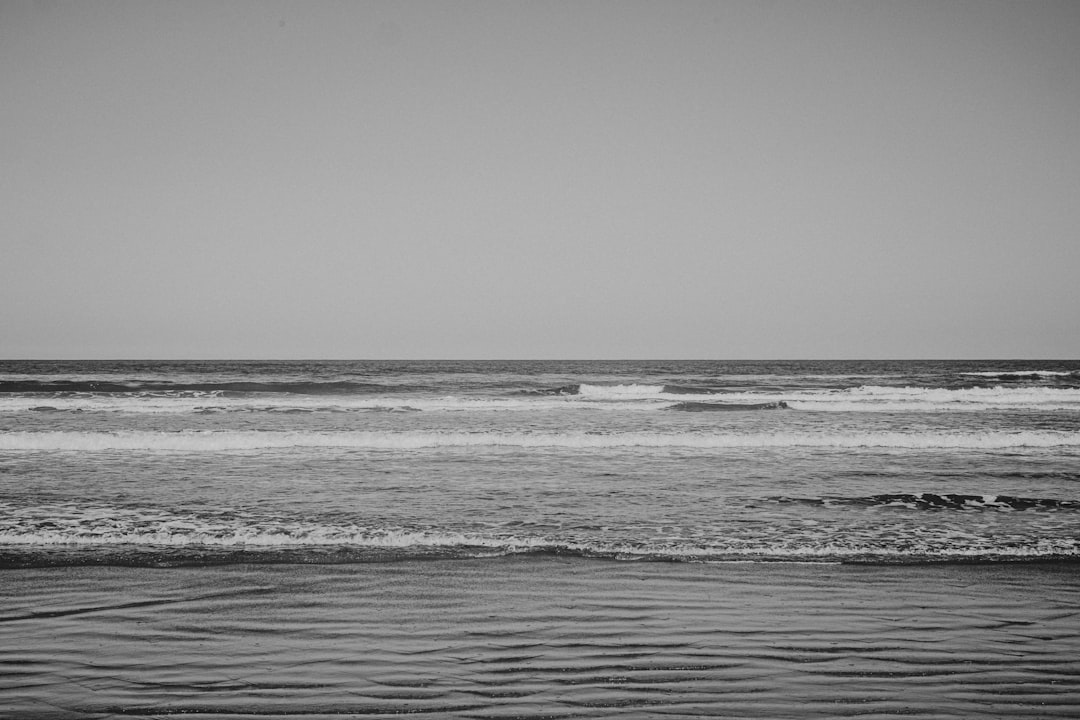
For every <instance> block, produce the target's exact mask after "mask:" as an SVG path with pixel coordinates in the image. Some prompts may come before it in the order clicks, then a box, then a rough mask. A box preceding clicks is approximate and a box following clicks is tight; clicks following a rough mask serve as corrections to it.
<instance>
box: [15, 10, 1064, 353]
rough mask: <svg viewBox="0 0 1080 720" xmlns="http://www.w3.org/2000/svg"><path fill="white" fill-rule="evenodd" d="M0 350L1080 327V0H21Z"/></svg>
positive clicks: (1022, 348) (917, 344)
mask: <svg viewBox="0 0 1080 720" xmlns="http://www.w3.org/2000/svg"><path fill="white" fill-rule="evenodd" d="M0 98H3V100H2V101H0V357H3V358H253V359H257V358H447V359H454V358H716V359H744V358H778V359H779V358H1078V357H1080V278H1078V275H1080V3H1077V2H1073V1H1068V0H1066V1H1064V2H1048V1H1043V0H1026V1H1024V2H1020V1H1014V2H995V1H994V0H975V1H966V0H951V1H949V2H940V1H937V0H935V1H933V2H920V1H919V0H892V1H882V2H852V1H848V0H844V1H834V0H793V1H791V2H773V1H771V0H754V1H751V2H743V1H740V0H733V1H730V2H722V1H715V2H693V1H691V0H679V1H678V2H669V1H666V0H665V1H662V2H661V1H657V2H635V1H633V0H621V1H619V2H609V1H606V0H588V1H585V0H582V1H580V2H565V1H559V2H547V1H540V0H535V1H530V2H513V1H511V0H498V1H491V2H471V1H460V2H458V1H450V0H437V1H434V2H423V1H416V2H414V1H407V0H402V1H400V2H362V1H358V2H324V1H322V0H303V1H301V2H276V1H274V0H262V1H259V2H199V1H198V0H194V1H185V2H155V1H153V0H138V1H136V2H114V1H112V0H94V1H89V2H33V1H29V0H19V1H11V0H0Z"/></svg>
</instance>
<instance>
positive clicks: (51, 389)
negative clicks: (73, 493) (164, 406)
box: [0, 380, 414, 395]
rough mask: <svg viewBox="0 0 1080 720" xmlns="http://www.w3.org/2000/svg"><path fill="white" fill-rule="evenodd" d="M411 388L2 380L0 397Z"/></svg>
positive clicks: (316, 392)
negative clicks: (47, 394)
mask: <svg viewBox="0 0 1080 720" xmlns="http://www.w3.org/2000/svg"><path fill="white" fill-rule="evenodd" d="M410 389H414V388H410V387H408V386H394V385H380V384H378V383H360V382H352V381H337V382H287V381H274V382H244V381H232V382H210V383H183V382H166V381H153V380H131V381H127V382H115V381H110V380H0V393H175V394H178V395H191V394H201V395H213V394H218V395H221V394H227V393H287V394H293V395H352V394H357V393H372V392H382V393H388V392H401V391H403V390H410Z"/></svg>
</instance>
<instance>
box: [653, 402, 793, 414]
mask: <svg viewBox="0 0 1080 720" xmlns="http://www.w3.org/2000/svg"><path fill="white" fill-rule="evenodd" d="M787 408H788V404H787V403H786V402H784V401H783V400H781V401H779V402H768V403H722V402H681V403H676V404H675V405H671V406H669V407H668V408H667V409H668V410H682V411H684V412H724V411H730V410H786V409H787Z"/></svg>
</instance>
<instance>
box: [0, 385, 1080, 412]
mask: <svg viewBox="0 0 1080 720" xmlns="http://www.w3.org/2000/svg"><path fill="white" fill-rule="evenodd" d="M19 382H21V381H19ZM94 384H95V383H83V385H85V386H89V385H94ZM56 385H57V383H52V382H50V383H45V384H36V387H38V391H35V392H0V411H14V412H23V411H37V412H47V411H83V412H139V413H185V412H229V411H239V412H287V411H297V412H301V411H307V412H351V411H366V410H387V409H411V410H428V411H457V410H468V411H527V412H532V411H537V410H545V409H552V410H566V409H573V408H580V409H594V410H596V409H619V410H622V409H628V410H643V411H650V410H660V409H665V408H672V409H681V410H695V409H700V410H712V409H723V408H722V407H716V408H714V407H712V406H713V405H718V406H719V405H725V404H726V405H731V406H737V405H745V406H750V405H757V406H761V408H762V409H764V408H765V406H768V405H771V404H776V405H777V406H778V407H779V404H780V403H786V404H787V406H788V407H790V408H791V409H794V410H803V411H814V412H972V411H975V412H978V411H982V410H987V409H1000V410H1018V409H1037V410H1080V388H1073V387H1045V386H1030V385H1023V384H1021V385H1010V386H1002V385H996V386H993V387H964V388H942V387H893V386H883V385H864V386H860V387H855V388H846V389H814V390H808V389H800V390H794V389H793V390H775V391H761V390H758V391H730V392H721V391H719V390H708V391H701V392H698V391H699V390H701V388H680V389H676V390H673V387H672V386H670V385H659V384H657V385H649V384H626V385H590V384H581V385H572V386H564V387H561V388H555V389H552V390H544V391H518V392H514V391H509V392H506V391H499V394H480V393H477V392H475V391H474V392H470V393H466V394H461V393H457V394H455V393H446V394H435V393H433V392H431V390H430V389H427V390H421V388H420V386H394V385H386V386H384V385H371V384H363V383H351V382H350V383H337V382H334V383H329V382H328V383H299V384H289V383H218V384H191V383H189V384H186V385H170V384H168V383H158V384H148V383H144V384H132V385H123V387H125V388H127V389H126V390H125V391H123V392H120V391H116V388H117V387H121V386H120V385H114V386H112V388H113V389H112V390H110V391H96V392H91V391H89V390H86V391H80V392H74V391H63V392H60V391H56V390H55V386H56ZM13 386H14V382H13V381H11V382H8V387H13ZM46 386H49V387H53V390H52V391H48V392H46V390H44V389H43V388H44V387H46ZM98 387H100V386H98ZM148 388H157V389H148ZM166 388H167V389H166ZM225 388H232V389H225ZM240 388H243V390H240ZM256 388H258V389H256ZM699 404H700V407H699V406H698V405H699ZM744 409H748V408H744Z"/></svg>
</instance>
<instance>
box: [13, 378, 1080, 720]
mask: <svg viewBox="0 0 1080 720" xmlns="http://www.w3.org/2000/svg"><path fill="white" fill-rule="evenodd" d="M1078 657H1080V362H1077V361H1064V362H1057V361H978V362H961V361H949V362H941V361H933V362H931V361H925V362H914V361H905V362H878V361H875V362H854V361H850V362H849V361H829V362H822V361H815V362H794V361H792V362H713V361H709V362H704V361H702V362H692V361H680V362H674V361H657V362H643V361H632V362H631V361H624V362H556V361H544V362H521V361H519V362H496V361H484V362H457V361H456V362H419V361H410V362H381V361H380V362H376V361H364V362H337V361H335V362H328V361H319V362H314V361H313V362H291V361H290V362H135V361H123V362H107V361H92V362H91V361H87V362H36V361H7V362H0V717H5V718H6V717H12V718H38V717H50V718H65V719H66V718H88V717H92V718H104V717H115V716H125V717H131V716H135V717H169V716H173V715H184V716H189V715H197V716H201V717H215V718H225V717H229V718H237V717H296V716H304V717H328V718H329V717H333V718H340V717H391V716H397V715H400V714H412V715H418V716H422V717H478V718H510V717H515V718H518V717H529V718H539V717H568V718H570V717H573V718H579V717H589V718H595V717H640V718H651V717H757V718H773V717H775V718H781V717H790V718H803V717H897V716H906V717H922V718H931V717H933V718H960V717H1078V716H1080V661H1078V660H1077V658H1078Z"/></svg>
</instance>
